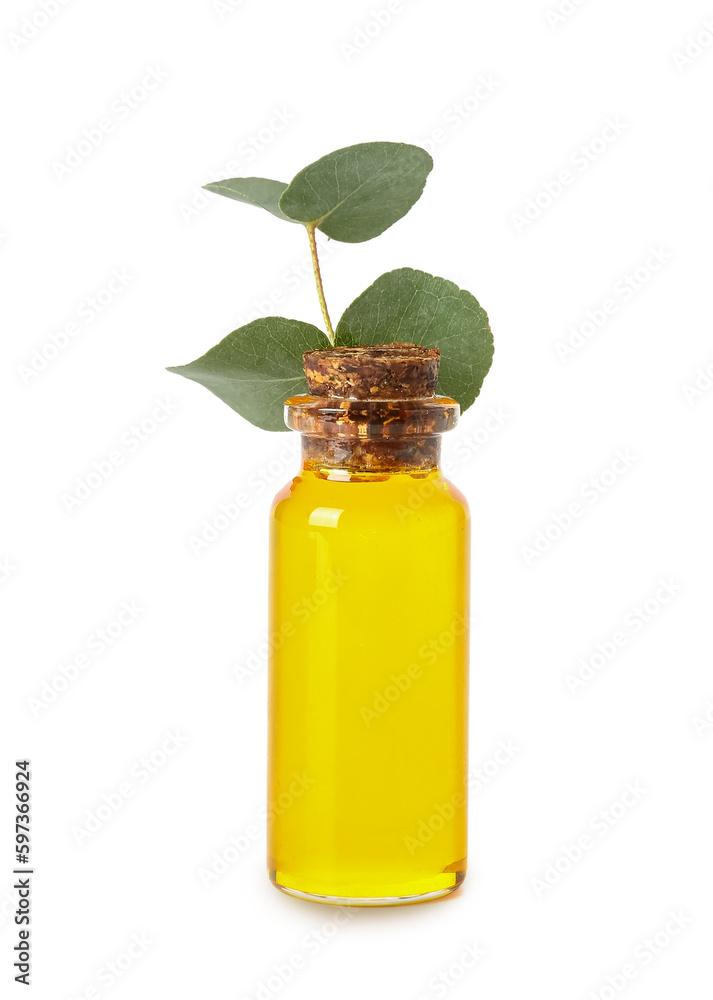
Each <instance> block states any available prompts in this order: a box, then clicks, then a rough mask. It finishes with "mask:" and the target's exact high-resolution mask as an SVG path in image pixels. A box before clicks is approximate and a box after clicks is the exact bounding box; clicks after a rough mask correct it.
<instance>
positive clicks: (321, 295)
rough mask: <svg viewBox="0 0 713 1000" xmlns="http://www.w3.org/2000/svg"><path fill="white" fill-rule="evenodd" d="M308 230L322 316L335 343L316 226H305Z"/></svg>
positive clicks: (329, 338)
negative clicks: (320, 264)
mask: <svg viewBox="0 0 713 1000" xmlns="http://www.w3.org/2000/svg"><path fill="white" fill-rule="evenodd" d="M305 229H306V230H307V235H308V236H309V250H310V253H311V255H312V270H313V271H314V280H315V284H316V285H317V295H318V296H319V304H320V307H321V309H322V316H323V317H324V324H325V326H326V327H327V338H328V340H329V343H330V344H333V343H334V330H333V329H332V321H331V320H330V318H329V312H328V310H327V301H326V299H325V298H324V288H323V287H322V272H321V271H320V269H319V257H318V256H317V238H316V236H315V227H314V226H305Z"/></svg>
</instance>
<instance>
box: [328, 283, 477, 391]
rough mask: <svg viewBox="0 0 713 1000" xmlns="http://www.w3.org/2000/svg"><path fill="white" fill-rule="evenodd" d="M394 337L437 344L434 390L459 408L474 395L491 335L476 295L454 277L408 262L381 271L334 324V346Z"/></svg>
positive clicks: (380, 342)
mask: <svg viewBox="0 0 713 1000" xmlns="http://www.w3.org/2000/svg"><path fill="white" fill-rule="evenodd" d="M392 341H402V342H407V343H415V344H423V345H424V347H438V348H439V349H440V352H441V365H440V370H439V375H438V392H439V393H440V394H441V395H444V396H451V397H452V398H453V399H455V400H457V401H458V402H459V403H460V406H461V409H462V410H467V409H468V407H469V406H470V405H471V404H472V403H473V402H474V401H475V398H476V396H477V395H478V393H479V392H480V387H481V385H482V384H483V379H484V378H485V376H486V375H487V373H488V369H489V368H490V365H491V362H492V359H493V335H492V333H491V332H490V326H489V325H488V317H487V315H486V313H485V310H484V309H483V308H482V307H481V306H480V304H479V303H478V301H477V299H476V298H475V297H474V296H473V295H471V294H470V292H466V291H465V290H464V289H462V288H458V286H457V285H455V284H454V283H453V282H452V281H447V280H446V279H445V278H437V277H434V275H432V274H426V272H425V271H414V270H413V269H412V268H410V267H402V268H399V269H398V270H396V271H388V272H387V273H386V274H382V275H381V277H380V278H377V279H376V281H375V282H374V284H373V285H370V286H369V288H367V289H366V291H364V292H362V294H361V295H360V296H359V297H358V298H356V299H355V300H354V301H353V302H352V304H351V305H350V306H348V308H347V309H346V311H345V313H344V315H343V316H342V318H341V319H340V321H339V323H338V324H337V329H336V341H335V343H336V344H337V346H343V347H353V346H356V345H358V344H387V343H390V342H392Z"/></svg>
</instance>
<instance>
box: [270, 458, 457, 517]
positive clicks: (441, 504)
mask: <svg viewBox="0 0 713 1000" xmlns="http://www.w3.org/2000/svg"><path fill="white" fill-rule="evenodd" d="M345 511H348V512H349V515H350V517H361V516H364V517H369V516H374V515H375V514H376V513H377V512H378V513H379V515H380V516H381V517H383V516H387V517H388V516H389V515H390V514H391V515H393V516H394V518H395V519H396V520H397V521H401V522H403V520H404V518H406V517H408V515H409V514H411V513H416V514H420V515H423V514H424V513H425V512H430V513H432V514H433V515H434V516H438V514H439V513H440V514H442V515H444V516H448V517H453V516H454V515H455V518H456V520H467V519H468V518H469V509H468V501H467V500H466V498H465V496H464V494H463V493H462V492H461V490H459V489H458V487H457V486H456V485H455V484H454V483H452V482H451V481H450V480H449V479H447V478H446V477H445V476H444V475H443V474H442V473H441V472H440V471H436V472H431V473H428V474H427V475H425V476H423V475H410V474H408V473H396V474H392V475H387V476H373V477H354V478H353V479H351V480H346V481H337V480H331V479H326V478H324V477H321V476H317V475H315V474H314V473H312V472H308V473H305V472H302V473H301V474H300V475H297V476H295V477H294V479H292V480H291V481H290V482H288V483H286V484H285V486H283V487H282V489H281V490H280V491H279V492H278V493H277V495H276V496H275V498H274V500H273V504H272V512H271V513H272V517H273V518H274V519H276V520H278V521H283V520H293V519H297V520H307V521H308V522H309V523H313V524H314V523H319V522H320V520H325V521H330V520H332V521H333V520H334V518H335V517H337V516H338V514H339V512H342V513H343V512H345Z"/></svg>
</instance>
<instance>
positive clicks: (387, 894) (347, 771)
mask: <svg viewBox="0 0 713 1000" xmlns="http://www.w3.org/2000/svg"><path fill="white" fill-rule="evenodd" d="M327 475H329V474H328V473H324V474H322V473H319V472H315V471H309V470H303V471H302V472H301V474H300V475H299V476H298V477H297V478H296V479H295V480H293V482H292V483H291V484H290V485H289V486H287V487H286V488H285V489H284V490H283V491H282V492H281V493H280V494H278V496H277V497H276V498H275V503H274V505H273V513H272V522H271V525H272V528H271V594H270V640H271V647H272V654H271V663H270V682H269V683H270V719H269V781H268V803H269V805H268V867H269V869H270V877H271V878H272V880H273V881H274V882H275V884H276V885H278V886H279V887H280V888H283V889H284V890H286V891H288V892H293V893H296V894H306V895H308V896H310V897H316V898H318V899H321V900H322V901H328V902H329V901H339V902H343V903H352V904H356V905H369V904H382V905H383V904H388V903H398V902H409V901H415V900H417V899H419V898H423V897H427V898H429V897H433V896H436V895H443V894H445V893H447V892H450V891H451V890H452V889H454V888H455V887H456V886H457V885H458V884H459V883H460V882H461V881H462V879H463V878H464V876H465V867H466V860H465V859H466V815H467V809H466V794H467V787H466V774H467V657H468V619H469V610H468V546H469V518H468V511H467V506H466V504H465V501H464V499H463V497H462V495H461V494H460V493H459V492H458V491H457V490H456V489H455V487H454V486H452V485H451V484H450V483H449V482H448V481H447V480H446V479H444V478H443V476H442V474H441V473H440V471H438V470H433V471H431V472H429V473H425V474H424V473H420V474H418V475H414V474H409V473H407V472H398V473H395V474H386V475H385V474H378V475H377V474H372V475H369V474H366V473H362V474H360V475H359V476H353V477H349V476H348V475H346V474H344V473H340V474H336V473H332V474H331V475H341V476H342V477H343V478H342V479H341V480H335V479H332V478H327Z"/></svg>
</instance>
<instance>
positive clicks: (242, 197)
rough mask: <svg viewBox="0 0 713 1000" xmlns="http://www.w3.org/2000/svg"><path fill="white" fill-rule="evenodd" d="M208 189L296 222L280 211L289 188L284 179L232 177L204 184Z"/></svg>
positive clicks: (284, 219) (285, 219) (279, 217)
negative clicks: (281, 196) (284, 192)
mask: <svg viewBox="0 0 713 1000" xmlns="http://www.w3.org/2000/svg"><path fill="white" fill-rule="evenodd" d="M203 187H204V188H205V190H206V191H212V192H213V193H214V194H222V195H224V196H225V197H226V198H234V199H235V201H242V202H244V203H245V204H246V205H256V206H257V207H258V208H264V209H265V210H266V211H268V212H271V213H272V214H273V215H276V216H277V218H278V219H282V220H283V221H285V222H295V221H296V220H295V219H290V218H289V217H288V216H287V215H285V214H284V213H283V212H282V211H280V206H279V201H280V195H281V194H282V192H283V191H285V190H286V189H287V184H283V182H282V181H271V180H269V179H268V178H267V177H231V178H230V179H229V180H227V181H214V182H213V183H212V184H204V185H203Z"/></svg>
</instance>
